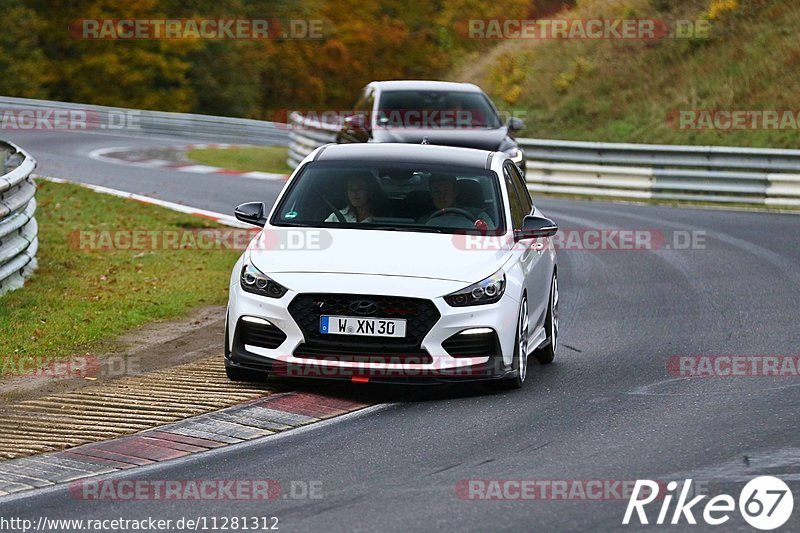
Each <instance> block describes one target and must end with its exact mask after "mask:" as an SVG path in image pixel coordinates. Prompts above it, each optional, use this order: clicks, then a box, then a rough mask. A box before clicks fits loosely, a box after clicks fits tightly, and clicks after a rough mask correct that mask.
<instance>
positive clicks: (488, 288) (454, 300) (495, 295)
mask: <svg viewBox="0 0 800 533" xmlns="http://www.w3.org/2000/svg"><path fill="white" fill-rule="evenodd" d="M505 290H506V274H505V272H503V271H502V270H498V271H497V272H495V273H494V274H492V275H491V276H489V277H488V278H486V279H484V280H481V281H479V282H478V283H473V284H472V285H470V286H469V287H467V288H465V289H461V290H460V291H456V292H454V293H451V294H448V295H447V296H445V297H444V301H445V302H447V304H448V305H450V306H452V307H466V306H468V305H485V304H493V303H495V302H497V301H499V300H500V298H501V297H502V296H503V293H504V292H505Z"/></svg>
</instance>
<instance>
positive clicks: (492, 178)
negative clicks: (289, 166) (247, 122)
mask: <svg viewBox="0 0 800 533" xmlns="http://www.w3.org/2000/svg"><path fill="white" fill-rule="evenodd" d="M502 205H503V204H502V201H501V200H500V190H499V184H498V179H497V175H496V174H495V173H494V172H492V171H490V170H484V169H475V168H460V167H458V166H450V165H433V164H412V163H398V162H368V163H367V162H358V163H354V162H340V161H315V162H314V161H312V162H310V163H308V164H306V166H305V167H304V168H303V169H302V170H301V173H300V174H299V175H298V176H297V178H296V179H295V180H293V182H292V185H291V186H290V189H289V190H288V192H287V193H286V194H285V195H284V196H283V198H282V199H281V201H280V203H279V205H278V206H277V208H276V209H275V211H274V213H273V216H272V219H271V221H270V223H271V224H272V225H273V226H305V227H309V226H310V227H345V228H352V229H364V230H388V231H418V232H435V233H464V232H466V231H475V230H477V231H480V232H491V233H492V234H500V233H502V231H503V229H504V222H503V212H504V211H503V208H502Z"/></svg>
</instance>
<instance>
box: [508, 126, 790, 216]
mask: <svg viewBox="0 0 800 533" xmlns="http://www.w3.org/2000/svg"><path fill="white" fill-rule="evenodd" d="M519 141H520V144H521V145H522V146H524V148H525V152H526V154H527V156H528V165H527V171H528V174H527V175H528V184H529V188H530V189H531V190H532V191H535V192H548V193H558V194H576V195H582V196H601V197H602V196H605V197H623V198H643V199H650V198H655V199H663V200H683V201H687V200H689V201H692V200H697V201H705V202H721V203H734V202H735V203H746V204H765V205H775V206H800V150H780V149H768V148H738V147H732V146H674V145H657V144H622V143H593V142H578V141H555V140H545V139H519Z"/></svg>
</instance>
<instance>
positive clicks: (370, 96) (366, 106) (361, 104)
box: [353, 87, 375, 116]
mask: <svg viewBox="0 0 800 533" xmlns="http://www.w3.org/2000/svg"><path fill="white" fill-rule="evenodd" d="M374 101H375V92H374V91H373V90H372V89H370V88H369V87H365V88H364V90H363V91H361V94H360V95H359V96H358V100H356V103H355V105H353V112H354V113H362V114H364V115H367V116H369V114H370V113H372V104H373V102H374Z"/></svg>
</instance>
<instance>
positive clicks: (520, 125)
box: [506, 117, 525, 133]
mask: <svg viewBox="0 0 800 533" xmlns="http://www.w3.org/2000/svg"><path fill="white" fill-rule="evenodd" d="M506 127H507V128H508V131H509V133H517V132H518V131H522V130H524V129H525V122H523V121H522V119H519V118H517V117H509V118H508V122H507V123H506Z"/></svg>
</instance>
